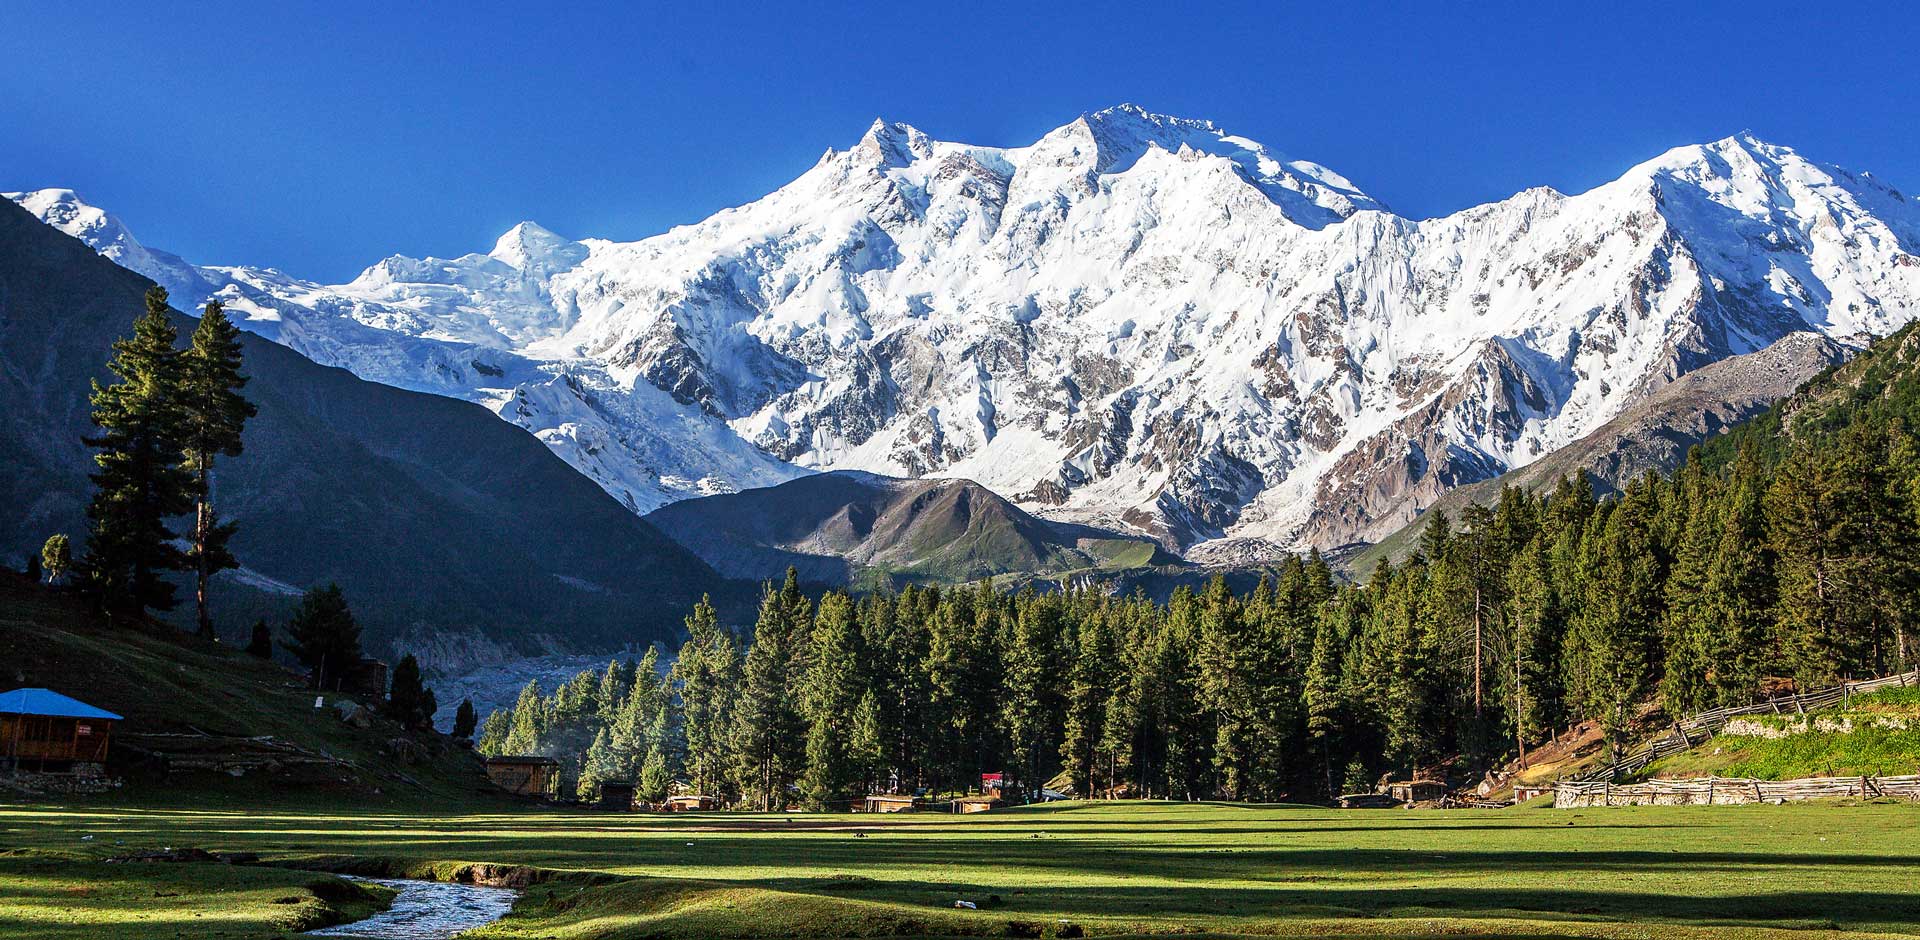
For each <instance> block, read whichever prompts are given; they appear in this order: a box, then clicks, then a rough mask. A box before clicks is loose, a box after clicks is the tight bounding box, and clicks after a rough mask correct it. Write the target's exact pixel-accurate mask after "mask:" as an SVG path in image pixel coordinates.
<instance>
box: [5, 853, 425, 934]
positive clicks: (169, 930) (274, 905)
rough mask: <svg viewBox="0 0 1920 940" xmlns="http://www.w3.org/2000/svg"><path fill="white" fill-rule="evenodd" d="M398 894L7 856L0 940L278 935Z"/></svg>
mask: <svg viewBox="0 0 1920 940" xmlns="http://www.w3.org/2000/svg"><path fill="white" fill-rule="evenodd" d="M393 894H394V892H393V891H392V890H390V889H387V888H383V887H380V886H379V885H363V884H358V883H355V882H352V881H346V880H344V879H340V878H334V877H329V876H325V875H316V874H314V873H313V872H303V871H292V870H285V869H275V868H259V867H253V866H244V865H223V864H217V863H182V864H171V863H152V864H135V863H113V862H107V861H103V860H101V859H99V858H90V857H86V856H77V855H75V854H73V853H66V852H51V851H30V852H21V851H15V852H0V936H5V937H21V938H26V937H32V938H34V940H154V938H159V937H194V938H208V937H231V938H242V937H256V936H280V935H284V934H287V933H298V932H301V931H307V930H316V929H319V928H321V927H328V926H332V925H334V924H341V923H346V922H348V921H354V920H360V919H362V918H365V917H369V916H371V915H372V914H374V913H375V912H377V911H380V910H384V909H385V908H386V907H387V905H388V904H390V903H391V902H392V898H393Z"/></svg>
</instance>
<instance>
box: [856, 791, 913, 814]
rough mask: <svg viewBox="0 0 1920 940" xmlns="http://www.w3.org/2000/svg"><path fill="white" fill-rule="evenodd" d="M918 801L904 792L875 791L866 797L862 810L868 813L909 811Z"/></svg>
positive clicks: (911, 810)
mask: <svg viewBox="0 0 1920 940" xmlns="http://www.w3.org/2000/svg"><path fill="white" fill-rule="evenodd" d="M919 805H920V804H919V801H918V800H915V799H914V798H913V797H911V796H909V795H907V794H905V793H876V794H874V795H872V796H869V797H867V798H866V800H865V801H864V802H863V804H862V807H861V808H862V810H863V811H865V812H869V813H911V812H913V811H914V810H915V809H917V808H919Z"/></svg>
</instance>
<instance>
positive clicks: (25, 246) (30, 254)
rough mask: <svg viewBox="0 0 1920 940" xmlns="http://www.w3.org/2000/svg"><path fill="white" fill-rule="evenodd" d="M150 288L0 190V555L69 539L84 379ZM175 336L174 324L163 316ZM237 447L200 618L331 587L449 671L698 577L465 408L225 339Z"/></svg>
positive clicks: (632, 620)
mask: <svg viewBox="0 0 1920 940" xmlns="http://www.w3.org/2000/svg"><path fill="white" fill-rule="evenodd" d="M149 286H151V283H150V282H149V281H147V280H146V279H145V278H143V277H141V276H139V275H137V274H134V273H132V272H130V271H127V270H125V269H123V268H121V267H119V266H117V265H115V264H113V263H112V262H110V261H108V260H106V259H105V258H102V257H100V256H99V255H97V254H95V253H94V252H93V250H92V249H90V248H88V247H86V246H85V245H84V244H82V243H81V242H79V241H77V240H75V239H73V238H69V237H68V236H66V235H64V234H61V233H60V232H58V231H56V230H54V229H52V228H49V227H47V226H46V225H43V224H42V223H41V222H39V221H38V220H37V219H35V218H34V217H33V216H32V215H30V214H28V213H27V212H26V211H24V210H22V209H20V208H19V207H17V206H15V205H13V204H11V203H4V204H0V501H4V502H5V504H6V505H7V506H8V507H9V509H8V511H7V512H5V513H4V514H0V558H4V559H6V561H7V563H8V564H9V565H14V566H17V565H19V564H20V563H21V562H22V560H23V559H24V558H25V556H26V555H27V554H28V553H29V552H32V551H37V550H38V547H39V545H40V543H41V541H42V540H44V539H45V538H46V537H47V536H48V535H49V534H52V533H55V532H66V533H69V534H71V535H73V536H74V538H75V542H76V549H78V547H79V542H80V541H81V539H82V534H83V533H84V531H85V525H84V518H83V512H84V509H85V505H86V501H87V499H88V497H89V494H90V492H91V485H90V483H89V482H88V480H87V473H88V472H89V470H90V469H91V466H92V455H91V452H90V451H89V450H88V449H87V448H86V446H85V445H83V444H82V443H81V437H82V436H83V435H85V434H87V433H89V431H90V429H91V425H90V422H89V420H88V404H87V394H88V380H89V379H101V380H106V379H108V378H109V376H108V374H107V373H106V370H105V362H106V360H107V357H108V351H109V345H110V344H111V342H112V341H113V340H114V339H115V338H117V337H119V336H121V335H122V334H124V333H126V332H127V331H128V329H129V325H130V324H131V323H132V320H133V318H134V316H135V315H136V314H137V313H138V312H139V311H140V310H141V308H142V302H141V297H142V295H143V294H144V293H145V292H146V290H147V288H148V287H149ZM178 325H179V327H180V330H181V333H182V335H185V334H186V333H187V332H188V331H190V330H191V329H192V326H193V321H192V320H190V319H188V318H186V317H181V318H180V322H179V324H178ZM241 342H242V344H243V346H244V349H245V356H246V363H245V371H246V373H247V374H248V375H250V376H251V377H252V381H251V383H250V384H249V385H248V386H247V388H246V395H247V397H248V398H249V399H251V400H252V401H253V402H254V403H255V404H256V405H257V406H258V407H259V415H258V417H256V418H255V419H253V420H252V421H250V422H249V423H248V424H247V428H246V452H245V454H244V455H243V456H241V457H238V458H230V459H227V460H225V461H223V462H222V463H221V464H220V465H219V467H218V468H217V477H216V498H217V500H218V502H219V504H220V507H221V510H222V512H223V513H224V514H225V515H227V516H228V517H229V518H231V519H232V520H233V521H235V522H237V523H238V524H239V526H240V528H239V534H238V536H237V537H236V538H235V540H234V546H233V547H234V551H235V554H236V555H237V556H238V557H239V558H240V560H241V563H242V564H243V565H244V566H246V568H245V570H244V571H242V572H239V573H238V574H237V576H229V577H227V578H223V582H224V584H222V586H221V587H220V589H219V590H218V594H217V596H216V607H215V613H216V616H217V617H219V619H220V623H219V625H220V627H221V629H222V632H223V633H225V634H227V635H229V636H234V635H237V634H238V633H239V632H240V631H241V630H243V629H244V628H245V626H246V624H247V623H248V622H250V619H251V617H252V616H253V615H255V614H259V613H268V612H271V613H278V612H279V610H281V609H282V608H283V607H284V606H285V605H287V604H288V603H289V601H290V596H291V595H292V594H294V593H297V592H298V591H299V590H300V589H303V588H306V587H308V586H311V585H315V584H322V583H325V582H328V581H337V582H339V583H340V585H341V586H342V587H343V588H344V589H345V590H346V593H347V596H348V598H349V599H350V600H351V601H352V602H353V604H354V608H355V610H356V612H357V613H358V614H359V615H360V617H361V619H362V621H363V622H364V623H365V624H366V626H367V627H368V630H369V648H370V649H373V650H375V651H378V652H381V653H385V652H387V650H388V649H389V647H390V644H393V643H394V641H396V640H402V639H403V640H404V644H403V645H404V646H406V647H408V648H411V649H417V650H420V651H422V652H423V653H426V654H428V656H426V657H423V658H429V659H433V660H438V661H441V662H443V663H445V664H449V665H457V664H458V663H460V662H461V661H464V660H470V659H474V658H487V657H492V656H498V655H502V654H505V653H510V652H532V651H539V650H543V649H553V648H581V647H585V648H608V647H615V646H618V645H620V644H621V643H624V642H627V641H633V640H647V639H653V638H661V637H667V636H671V635H673V634H674V633H675V632H676V631H677V629H678V627H679V622H680V618H681V616H682V615H683V614H684V612H685V610H686V609H687V607H688V606H690V605H691V604H692V603H693V602H694V601H696V600H698V599H699V597H700V594H701V593H702V592H706V591H713V592H715V593H716V594H720V595H722V598H721V599H722V600H724V599H725V585H724V584H723V583H722V582H721V580H720V579H719V578H718V577H717V576H716V575H715V574H714V572H713V571H712V569H710V568H709V567H707V566H706V565H705V564H703V563H702V562H700V560H699V559H697V558H694V557H693V556H692V555H690V554H689V553H687V552H686V551H685V550H683V549H681V548H680V547H679V546H677V545H675V544H674V543H673V542H672V541H670V540H668V539H667V538H665V537H664V536H662V535H661V534H660V533H659V531H658V530H656V529H654V528H653V527H652V526H651V525H648V524H647V523H646V522H644V521H642V520H640V519H638V518H636V517H634V516H633V515H632V514H631V513H629V512H627V511H626V510H625V509H624V508H623V507H621V506H620V504H619V503H617V502H616V501H615V500H614V499H613V498H612V497H610V496H608V495H607V494H606V493H605V492H603V491H602V490H600V488H599V487H597V486H595V485H594V484H593V483H592V482H590V481H588V480H587V479H586V478H584V477H582V476H580V475H579V474H578V473H576V472H575V471H574V470H573V469H572V468H570V467H568V466H567V465H566V463H565V462H563V461H561V460H560V459H559V458H558V457H556V456H554V455H553V453H552V452H550V451H549V450H548V449H547V448H546V447H545V446H544V445H542V444H541V443H540V442H539V441H538V440H537V439H535V438H534V437H533V436H531V435H529V434H527V433H526V432H525V431H522V430H521V429H519V428H517V427H514V426H512V425H510V424H507V423H506V422H503V421H501V420H499V419H498V418H496V417H495V416H493V415H491V414H489V413H487V412H486V411H485V410H484V409H482V408H480V407H478V406H475V405H472V404H468V403H466V402H461V401H455V400H453V399H450V398H441V397H438V396H433V395H423V394H418V393H414V392H406V391H401V390H398V389H394V388H390V387H387V386H384V385H378V384H375V383H371V382H365V381H361V380H360V379H358V378H355V377H354V376H353V375H352V374H350V373H348V372H346V371H344V370H341V369H333V368H327V367H323V366H320V365H316V364H314V363H313V362H311V361H309V360H307V359H305V358H303V357H302V356H300V355H299V354H298V353H295V352H293V351H292V350H289V349H287V348H285V347H283V346H279V345H276V344H274V343H271V342H268V341H266V340H264V339H260V338H259V337H256V336H253V335H250V334H243V335H242V337H241Z"/></svg>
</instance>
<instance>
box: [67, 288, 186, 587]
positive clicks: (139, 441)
mask: <svg viewBox="0 0 1920 940" xmlns="http://www.w3.org/2000/svg"><path fill="white" fill-rule="evenodd" d="M177 338H178V334H177V333H176V331H175V330H174V327H173V322H172V321H171V320H170V319H169V318H168V314H167V292H166V291H165V290H162V289H161V288H158V287H155V288H153V289H151V290H149V291H147V309H146V312H145V313H144V314H142V315H141V316H140V317H139V318H138V319H136V320H134V323H133V335H132V336H130V337H128V338H126V339H122V340H117V341H115V342H114V344H113V350H114V357H113V359H112V360H111V361H110V362H108V363H107V368H108V369H109V370H110V371H112V372H113V374H114V375H115V377H116V378H117V381H115V382H114V383H113V384H112V385H107V386H102V385H100V383H98V382H95V383H94V384H93V397H92V404H93V423H94V424H95V425H96V426H97V427H99V429H100V433H99V435H97V436H94V437H89V438H87V439H86V443H87V445H88V446H89V447H93V448H97V449H98V450H99V453H98V454H96V455H95V456H94V461H95V462H96V463H97V464H98V465H99V469H98V470H97V471H96V472H95V473H94V474H93V483H94V495H93V501H92V502H91V503H90V504H88V506H87V523H88V537H87V558H86V574H87V579H88V583H89V586H90V588H91V589H92V590H93V591H94V592H95V593H96V594H97V595H98V596H99V597H100V599H101V601H102V603H103V604H104V605H105V606H106V607H107V609H109V610H111V611H115V612H119V613H137V612H139V611H142V610H145V609H147V608H153V609H157V610H172V609H173V605H174V587H173V585H172V584H171V583H169V582H168V581H167V580H166V578H165V575H166V573H167V572H170V571H184V570H186V568H187V557H186V555H185V553H183V552H181V550H180V549H179V548H178V547H176V546H175V545H174V543H173V533H172V532H170V531H168V529H167V521H168V520H169V519H172V518H173V517H175V516H178V515H181V514H182V513H185V512H187V511H188V510H190V509H192V508H193V490H192V483H193V479H192V476H191V474H189V473H188V472H187V470H186V469H185V468H184V467H182V466H181V463H180V457H181V453H182V444H183V429H182V424H183V422H182V420H181V410H180V383H181V363H180V351H179V350H177V349H175V348H174V342H175V340H176V339H177Z"/></svg>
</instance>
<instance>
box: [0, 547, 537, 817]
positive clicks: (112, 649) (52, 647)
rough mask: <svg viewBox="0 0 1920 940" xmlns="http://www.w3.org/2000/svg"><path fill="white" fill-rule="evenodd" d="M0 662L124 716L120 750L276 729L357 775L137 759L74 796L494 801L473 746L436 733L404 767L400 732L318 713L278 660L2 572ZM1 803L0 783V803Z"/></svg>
mask: <svg viewBox="0 0 1920 940" xmlns="http://www.w3.org/2000/svg"><path fill="white" fill-rule="evenodd" d="M0 663H5V664H6V669H7V671H8V672H9V673H10V674H9V675H6V676H5V677H4V680H0V681H4V682H5V683H6V686H5V687H8V688H10V687H12V686H13V685H21V686H42V687H46V688H49V689H52V690H54V691H56V692H60V693H62V694H65V695H70V696H73V697H74V698H77V699H80V700H82V701H84V702H87V703H89V704H92V705H96V706H98V707H100V708H104V709H107V710H109V711H112V712H115V713H117V714H119V715H121V716H123V719H122V720H121V721H119V722H117V723H116V724H115V727H114V731H113V733H114V735H115V739H116V742H118V747H119V748H120V750H121V753H122V755H123V756H124V755H125V754H126V753H128V752H129V750H130V749H129V745H130V743H131V741H132V740H134V736H137V735H141V734H209V735H216V736H226V737H238V738H252V737H272V738H275V739H276V740H279V741H283V742H287V743H290V744H293V745H295V746H297V747H299V748H302V749H303V750H305V751H307V752H309V753H312V754H317V755H323V756H329V757H332V758H335V759H338V760H340V761H344V762H345V763H346V764H347V765H348V769H347V770H346V771H345V773H346V775H347V776H348V777H349V778H350V781H351V782H349V783H347V784H337V783H332V782H311V783H300V782H298V781H297V780H296V779H293V778H289V777H285V776H275V777H263V776H261V775H260V774H250V775H248V776H246V777H240V778H235V777H231V776H229V775H226V774H220V773H197V774H180V775H170V776H167V777H164V778H160V777H157V776H155V775H153V774H149V773H147V772H145V771H144V770H142V769H141V768H138V767H134V768H131V773H132V776H131V777H130V779H129V781H128V783H127V785H126V786H124V787H121V788H119V789H117V790H114V791H113V792H111V793H109V794H104V795H101V796H96V797H86V796H76V797H72V798H70V799H71V800H72V801H73V802H75V803H88V802H103V801H107V802H113V803H115V804H118V805H138V806H149V807H159V806H190V807H194V808H196V809H201V810H211V809H219V808H224V807H232V808H236V809H246V810H250V809H254V808H258V807H262V806H273V805H279V804H285V805H294V806H297V805H302V804H303V803H307V802H309V801H312V800H314V799H316V798H324V797H321V796H318V795H319V794H323V793H325V792H327V791H330V790H336V791H339V793H340V795H342V796H345V797H348V798H350V799H351V800H353V801H354V802H355V803H356V804H358V805H360V806H363V807H368V806H394V807H418V806H436V807H442V808H459V807H473V808H483V807H498V806H500V805H502V797H501V796H500V795H499V794H498V791H497V790H495V789H494V788H493V787H492V785H491V784H490V783H489V782H488V781H487V779H486V776H485V771H484V770H483V768H482V765H481V764H480V762H479V760H478V758H476V757H474V756H473V755H472V753H471V752H467V751H463V750H459V749H456V748H454V747H452V746H451V745H450V744H447V743H445V742H444V741H441V742H440V743H439V744H438V745H437V748H438V749H437V750H436V751H432V752H431V753H430V754H429V756H428V757H427V758H426V759H425V760H424V761H422V762H419V763H411V764H402V763H400V762H398V761H396V760H395V759H394V758H393V757H392V756H391V755H390V754H389V753H388V746H389V742H390V741H391V740H393V739H394V738H397V737H402V736H405V735H406V734H407V733H406V732H403V731H402V730H401V729H400V728H399V726H397V725H394V724H392V723H390V722H386V721H384V720H376V722H375V724H374V726H373V727H372V728H370V729H364V730H363V729H358V728H354V727H351V726H349V725H347V724H346V723H344V722H342V721H340V720H339V719H338V718H337V717H336V713H335V712H334V711H333V710H332V709H331V708H327V709H322V710H316V709H315V708H314V707H313V702H314V698H315V693H314V692H313V691H311V690H310V689H308V688H307V686H306V683H305V681H304V680H303V678H302V677H301V676H300V675H299V674H297V673H295V672H294V671H292V670H290V669H288V668H286V667H284V666H281V665H277V664H275V663H271V662H267V661H264V660H260V659H256V658H254V657H252V656H248V655H246V654H245V653H244V652H242V651H240V650H237V649H234V648H232V647H230V646H225V645H219V644H213V643H208V642H205V641H202V640H199V639H197V638H195V637H193V636H190V635H187V634H182V633H180V632H178V631H176V630H174V629H173V628H172V627H169V626H166V625H163V624H158V623H153V622H150V621H141V622H138V623H133V624H126V625H111V624H106V623H103V622H102V621H101V620H100V619H99V618H98V617H97V616H96V615H95V614H94V613H93V612H92V611H91V609H90V608H89V607H88V606H87V604H86V603H85V602H84V601H82V600H81V599H79V598H77V597H75V596H72V595H70V594H66V593H63V592H57V591H51V590H47V589H44V588H41V587H38V586H35V585H33V584H31V583H29V582H27V581H26V579H24V578H21V577H19V576H18V575H15V574H11V573H0ZM336 698H337V696H333V695H328V696H327V699H328V700H329V701H333V700H334V699H336ZM419 740H420V741H422V742H425V743H427V744H429V745H431V744H432V742H433V739H430V738H427V737H424V736H421V737H419ZM430 750H431V748H430ZM114 769H115V770H118V769H119V768H117V767H116V768H114ZM6 797H7V794H6V792H5V791H0V802H3V801H4V800H5V799H6Z"/></svg>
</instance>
